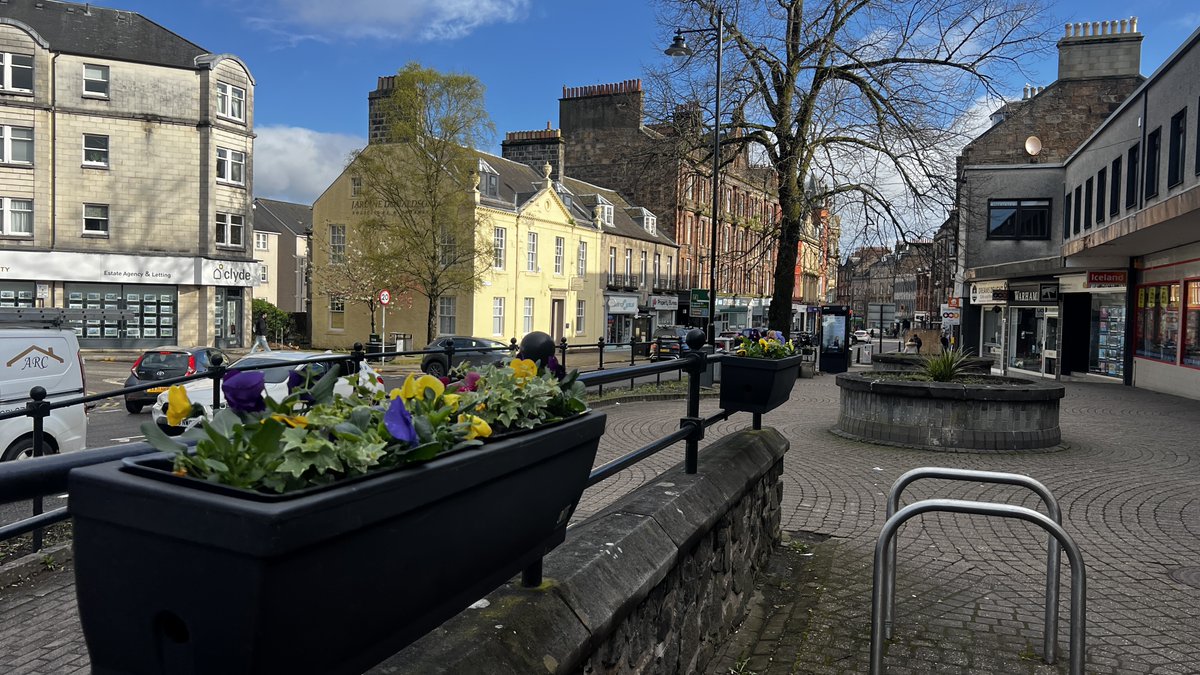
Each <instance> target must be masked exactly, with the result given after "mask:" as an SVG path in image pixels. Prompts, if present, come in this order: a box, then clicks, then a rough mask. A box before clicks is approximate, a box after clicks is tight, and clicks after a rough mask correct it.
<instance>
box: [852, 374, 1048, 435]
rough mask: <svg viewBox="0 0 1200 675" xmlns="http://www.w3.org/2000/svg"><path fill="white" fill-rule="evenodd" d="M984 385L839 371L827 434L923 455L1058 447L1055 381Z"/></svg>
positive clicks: (1008, 381)
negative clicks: (834, 414)
mask: <svg viewBox="0 0 1200 675" xmlns="http://www.w3.org/2000/svg"><path fill="white" fill-rule="evenodd" d="M976 377H980V376H976ZM986 380H987V381H988V383H987V384H960V383H951V382H912V381H904V380H887V379H880V378H879V377H878V376H874V377H873V376H871V375H858V374H851V373H843V374H840V375H838V376H837V385H838V387H839V388H840V389H841V409H840V412H839V415H838V421H837V424H836V425H835V426H834V428H833V432H834V433H835V434H838V435H840V436H845V437H848V438H854V439H858V440H864V441H870V442H873V443H883V444H890V445H900V446H905V447H915V448H921V449H925V450H944V451H960V452H1002V451H1012V450H1041V449H1048V448H1054V447H1055V446H1058V445H1059V443H1060V442H1061V440H1062V435H1061V431H1060V429H1059V416H1058V408H1059V401H1060V399H1062V397H1063V394H1064V392H1065V388H1064V387H1063V386H1062V385H1061V384H1058V383H1051V382H1041V381H1033V380H1023V379H1019V378H1006V377H987V378H986Z"/></svg>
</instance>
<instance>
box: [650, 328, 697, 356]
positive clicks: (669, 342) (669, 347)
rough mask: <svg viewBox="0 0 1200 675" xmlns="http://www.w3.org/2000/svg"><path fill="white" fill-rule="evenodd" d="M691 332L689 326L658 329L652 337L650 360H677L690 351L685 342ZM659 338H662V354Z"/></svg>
mask: <svg viewBox="0 0 1200 675" xmlns="http://www.w3.org/2000/svg"><path fill="white" fill-rule="evenodd" d="M689 330H691V328H688V327H687V326H659V327H658V328H656V329H655V330H654V334H653V335H651V336H650V360H651V361H661V360H665V359H677V358H679V355H680V354H683V353H685V352H688V351H690V348H689V347H688V346H687V343H686V342H684V341H683V339H684V338H685V337H687V334H688V331H689ZM659 338H662V340H661V344H662V350H661V352H660V351H659V343H660V340H659Z"/></svg>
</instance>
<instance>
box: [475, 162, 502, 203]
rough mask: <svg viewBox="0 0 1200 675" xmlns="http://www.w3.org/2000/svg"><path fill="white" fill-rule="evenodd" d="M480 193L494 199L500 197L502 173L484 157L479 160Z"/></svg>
mask: <svg viewBox="0 0 1200 675" xmlns="http://www.w3.org/2000/svg"><path fill="white" fill-rule="evenodd" d="M479 194H481V195H483V196H484V197H491V198H492V199H499V198H500V173H499V172H497V171H496V170H495V169H493V168H492V167H491V165H489V164H488V163H487V162H485V161H483V160H482V159H481V160H479Z"/></svg>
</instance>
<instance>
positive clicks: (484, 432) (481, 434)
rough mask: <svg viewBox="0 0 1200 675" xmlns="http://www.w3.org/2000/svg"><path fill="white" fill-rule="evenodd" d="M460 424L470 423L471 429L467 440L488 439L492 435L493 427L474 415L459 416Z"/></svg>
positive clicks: (468, 431)
mask: <svg viewBox="0 0 1200 675" xmlns="http://www.w3.org/2000/svg"><path fill="white" fill-rule="evenodd" d="M458 421H459V423H463V422H470V423H471V428H470V429H468V430H467V440H468V441H470V440H473V439H476V438H487V437H488V436H491V435H492V427H491V426H489V425H488V423H487V422H485V421H483V420H482V419H480V418H478V417H476V416H474V415H459V416H458Z"/></svg>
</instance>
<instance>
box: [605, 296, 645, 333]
mask: <svg viewBox="0 0 1200 675" xmlns="http://www.w3.org/2000/svg"><path fill="white" fill-rule="evenodd" d="M604 309H605V331H604V341H605V342H606V343H608V344H621V343H627V342H629V341H630V340H632V339H633V321H634V318H635V317H636V316H637V314H638V296H637V295H636V294H624V293H606V294H605V295H604Z"/></svg>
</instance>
